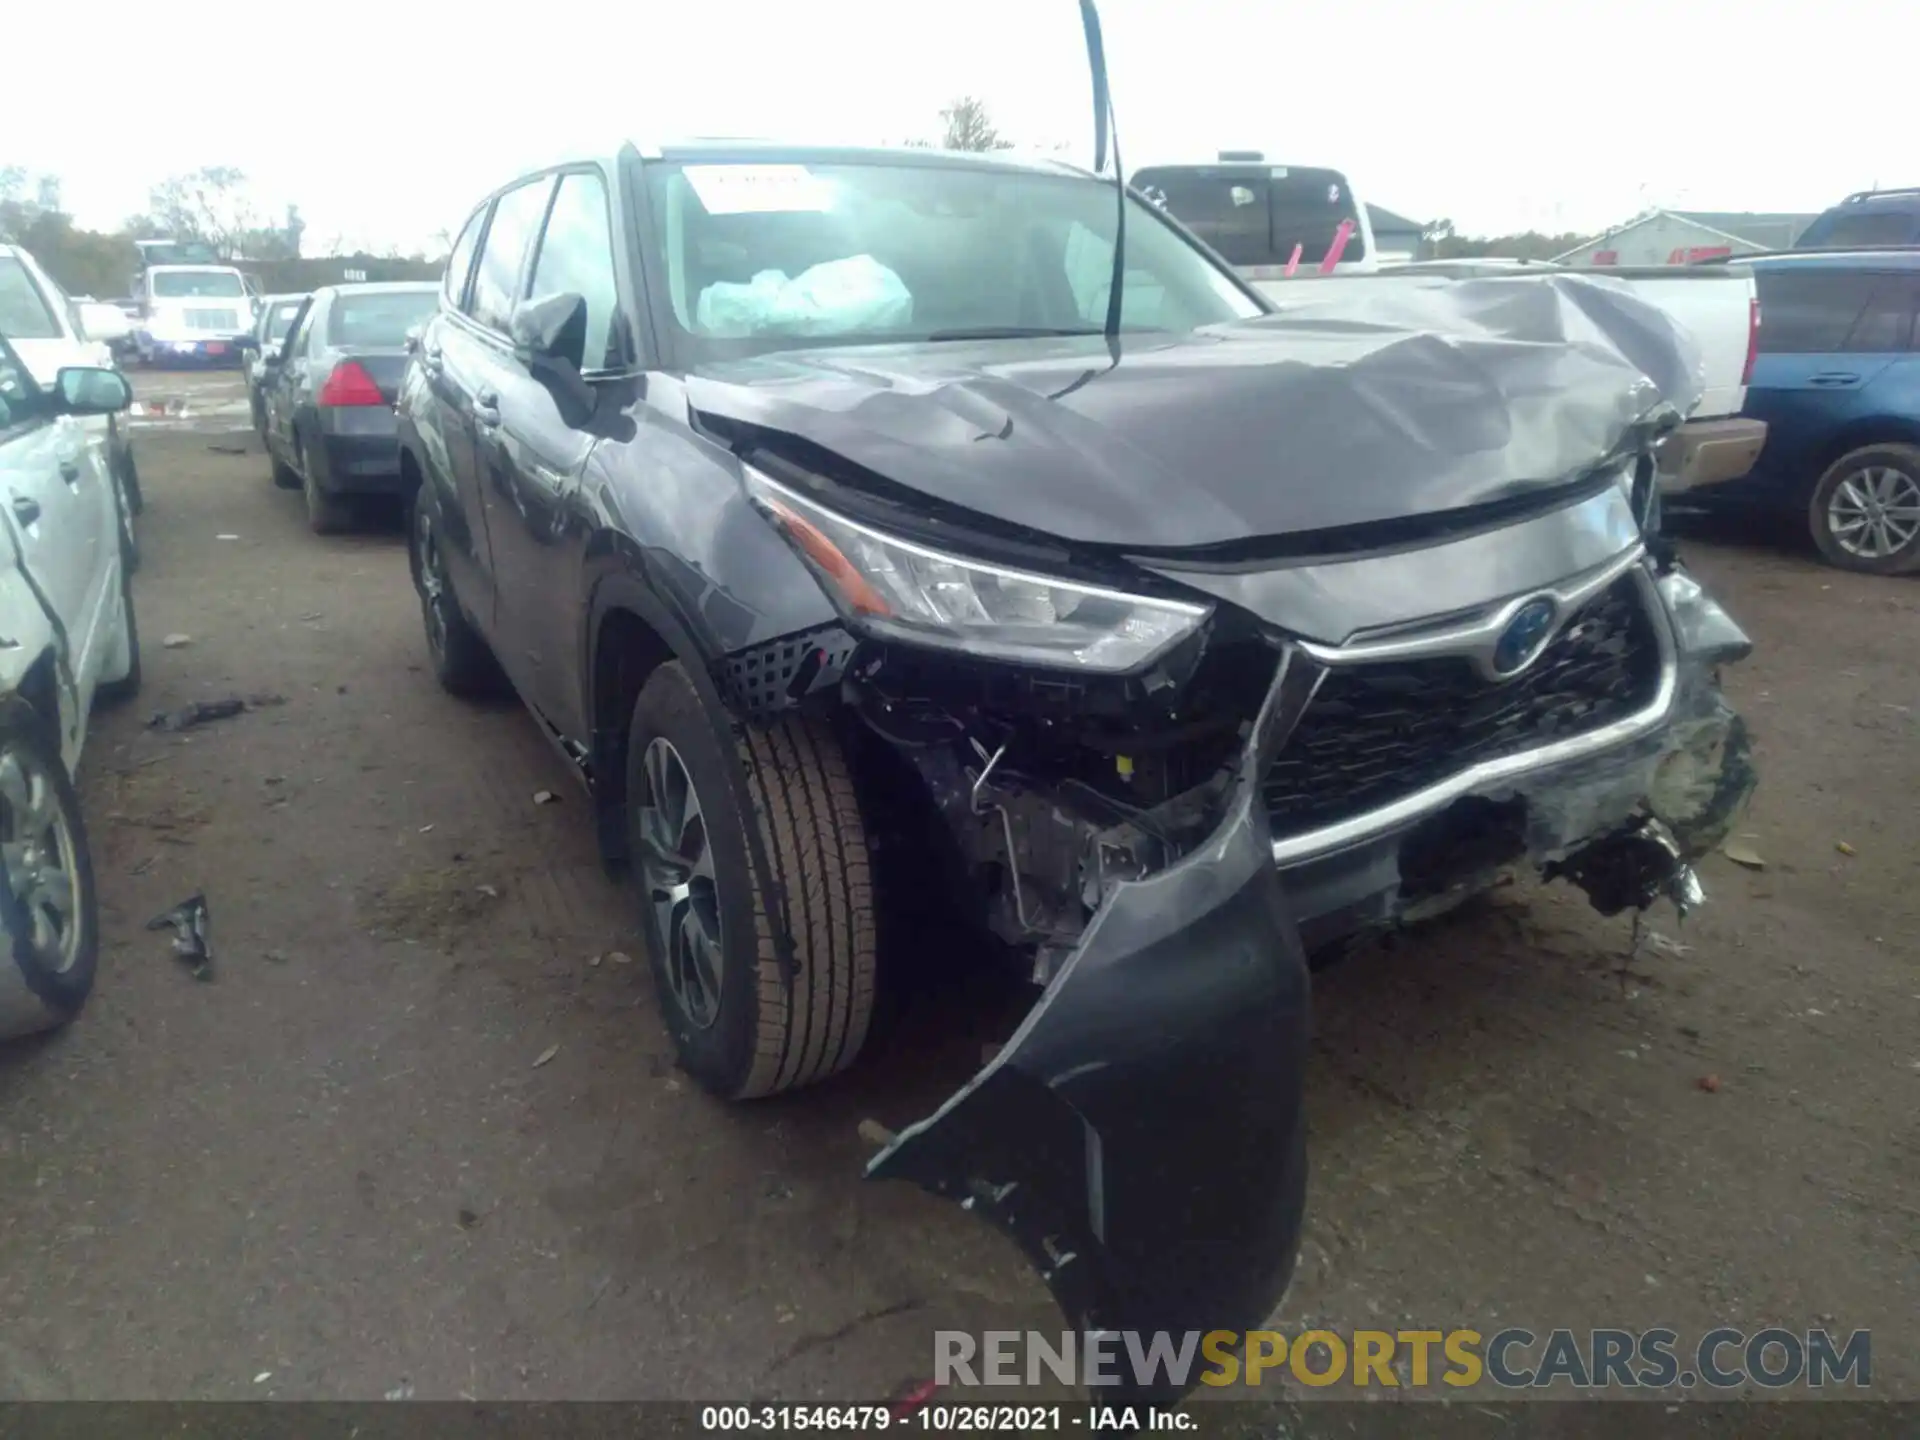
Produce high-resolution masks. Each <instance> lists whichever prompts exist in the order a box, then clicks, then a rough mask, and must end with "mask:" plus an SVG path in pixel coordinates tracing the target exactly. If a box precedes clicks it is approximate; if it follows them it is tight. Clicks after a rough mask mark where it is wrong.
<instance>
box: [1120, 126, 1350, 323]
mask: <svg viewBox="0 0 1920 1440" xmlns="http://www.w3.org/2000/svg"><path fill="white" fill-rule="evenodd" d="M1132 183H1133V188H1134V189H1135V190H1137V191H1139V192H1140V193H1141V195H1143V196H1144V197H1145V198H1147V199H1148V200H1151V201H1152V202H1153V203H1154V204H1156V205H1158V206H1160V207H1161V208H1162V209H1163V210H1165V211H1166V212H1167V213H1168V214H1169V215H1172V216H1173V217H1174V218H1175V219H1177V220H1178V221H1179V222H1180V223H1181V224H1182V225H1184V226H1186V227H1187V229H1189V230H1191V231H1192V232H1193V233H1194V234H1196V235H1198V236H1199V237H1200V238H1201V239H1202V240H1204V241H1206V242H1207V244H1209V245H1211V246H1212V247H1213V249H1214V250H1215V252H1217V253H1218V254H1219V256H1220V258H1221V259H1223V260H1225V261H1226V262H1227V263H1228V264H1229V265H1231V266H1233V268H1234V269H1235V270H1237V271H1239V272H1240V275H1241V278H1243V279H1245V280H1249V281H1252V282H1253V283H1254V285H1255V287H1256V288H1258V289H1261V290H1266V289H1267V288H1268V287H1269V286H1271V285H1274V284H1277V283H1280V282H1283V281H1288V280H1291V279H1303V278H1305V277H1307V276H1310V275H1314V274H1316V273H1318V271H1319V268H1320V266H1321V264H1322V262H1324V261H1325V260H1326V258H1327V255H1328V254H1329V253H1330V252H1331V251H1332V250H1333V248H1334V246H1335V244H1336V243H1338V244H1339V245H1340V250H1339V255H1338V258H1337V259H1336V260H1335V262H1334V268H1335V272H1336V273H1338V274H1341V275H1349V274H1364V273H1366V272H1369V271H1372V270H1377V269H1378V268H1379V266H1380V260H1379V257H1378V255H1377V254H1376V253H1375V251H1374V243H1373V221H1372V219H1371V218H1370V217H1369V216H1368V214H1367V207H1366V206H1365V205H1363V204H1361V203H1360V197H1359V196H1358V195H1356V194H1354V193H1353V185H1352V183H1351V182H1350V181H1349V180H1348V179H1347V177H1346V176H1345V175H1344V174H1343V173H1342V172H1340V171H1338V170H1332V169H1328V168H1327V167H1326V166H1322V165H1292V164H1288V165H1275V164H1273V163H1272V162H1270V161H1269V160H1267V159H1266V157H1265V156H1264V155H1261V154H1260V153H1258V152H1255V151H1246V152H1240V151H1231V150H1229V151H1223V152H1222V153H1221V155H1220V157H1219V159H1218V160H1215V161H1211V162H1208V163H1205V164H1199V165H1149V166H1146V167H1144V168H1142V169H1140V170H1137V171H1135V172H1134V176H1133V182H1132ZM1343 228H1344V229H1345V231H1346V239H1345V240H1344V241H1340V240H1339V236H1340V234H1341V231H1342V229H1343ZM1296 247H1297V248H1298V250H1299V256H1298V258H1297V259H1296V257H1295V255H1294V251H1295V248H1296ZM1289 269H1292V271H1293V274H1292V275H1289V274H1288V273H1287V272H1288V270H1289Z"/></svg>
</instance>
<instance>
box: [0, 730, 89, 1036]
mask: <svg viewBox="0 0 1920 1440" xmlns="http://www.w3.org/2000/svg"><path fill="white" fill-rule="evenodd" d="M0 922H4V927H3V928H4V932H5V938H4V940H3V941H0V945H4V947H5V949H6V952H7V955H6V959H5V960H4V961H0V1037H5V1038H9V1039H11V1038H12V1037H14V1036H17V1035H30V1034H32V1033H34V1032H35V1031H39V1030H50V1029H52V1028H53V1027H55V1026H57V1025H64V1024H65V1023H66V1022H67V1021H69V1020H71V1019H72V1018H73V1017H74V1016H75V1015H76V1014H78V1013H79V1010H80V1007H81V1006H82V1005H83V1004H85V1003H86V999H87V996H88V994H89V993H90V992H91V991H92V989H93V974H94V968H95V966H96V965H97V963H98V961H99V953H100V916H99V901H98V898H97V896H96V894H95V891H94V884H93V860H92V857H91V856H90V854H89V853H88V849H87V831H86V826H85V825H84V824H83V823H82V820H81V816H80V797H79V796H78V795H76V794H75V793H74V790H73V781H72V779H71V778H70V777H69V776H68V775H67V768H66V766H65V765H63V764H61V762H60V750H59V747H58V745H57V744H56V743H55V742H54V739H53V736H52V734H51V732H50V731H49V729H48V726H47V722H46V721H45V720H44V719H43V718H42V717H41V716H40V715H38V714H37V713H36V712H35V711H34V709H33V707H32V706H30V705H28V704H27V703H26V702H25V701H24V700H21V699H19V698H18V697H17V696H16V697H10V698H8V699H6V700H4V701H0Z"/></svg>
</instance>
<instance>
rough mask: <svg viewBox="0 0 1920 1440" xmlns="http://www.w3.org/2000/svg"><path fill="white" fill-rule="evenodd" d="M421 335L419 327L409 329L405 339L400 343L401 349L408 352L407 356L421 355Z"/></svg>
mask: <svg viewBox="0 0 1920 1440" xmlns="http://www.w3.org/2000/svg"><path fill="white" fill-rule="evenodd" d="M420 334H421V327H420V326H418V325H415V326H412V327H410V328H409V329H408V331H407V333H406V336H405V338H404V339H402V340H401V342H400V344H401V347H402V348H403V349H405V350H406V352H407V354H409V355H418V354H419V353H420Z"/></svg>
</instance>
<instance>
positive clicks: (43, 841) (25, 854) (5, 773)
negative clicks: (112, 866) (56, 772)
mask: <svg viewBox="0 0 1920 1440" xmlns="http://www.w3.org/2000/svg"><path fill="white" fill-rule="evenodd" d="M0 856H4V858H5V860H6V868H7V876H6V879H7V885H8V887H9V888H10V889H11V890H12V891H13V896H14V899H15V900H16V901H18V902H19V905H20V908H21V909H22V911H24V912H25V915H26V921H27V927H28V938H29V941H30V943H31V944H32V945H33V948H34V951H35V953H36V954H38V955H39V957H40V959H41V961H42V963H44V964H45V965H46V967H47V968H48V969H49V970H51V971H53V972H54V973H55V974H64V973H65V972H66V971H67V970H69V969H70V968H72V966H73V963H74V961H75V960H76V959H77V958H78V956H79V947H80V924H79V921H78V918H77V916H78V911H79V908H80V895H79V888H78V882H77V881H76V880H75V878H74V875H75V864H74V841H73V831H72V829H71V828H70V827H69V825H68V823H67V817H66V816H65V815H64V814H63V813H62V812H61V809H60V793H59V790H58V788H57V787H56V786H55V784H54V780H53V776H52V775H50V774H48V773H47V771H46V769H45V768H44V766H43V765H42V763H41V761H39V760H38V759H37V758H36V757H35V756H33V755H32V754H30V753H28V752H26V751H24V750H20V749H16V748H13V747H11V746H9V747H7V748H5V749H0Z"/></svg>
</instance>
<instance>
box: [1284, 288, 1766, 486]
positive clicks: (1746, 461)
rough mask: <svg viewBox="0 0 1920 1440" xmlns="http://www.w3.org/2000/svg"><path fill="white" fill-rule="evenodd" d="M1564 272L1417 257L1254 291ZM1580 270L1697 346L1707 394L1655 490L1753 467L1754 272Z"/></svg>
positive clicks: (1308, 292)
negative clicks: (1664, 317)
mask: <svg viewBox="0 0 1920 1440" xmlns="http://www.w3.org/2000/svg"><path fill="white" fill-rule="evenodd" d="M1566 269H1567V267H1566V266H1564V265H1554V264H1552V263H1550V262H1546V261H1527V260H1423V261H1418V262H1416V263H1414V264H1411V265H1392V266H1387V267H1385V268H1383V269H1381V270H1378V271H1375V272H1373V273H1371V274H1365V273H1356V274H1334V275H1330V276H1326V277H1324V278H1322V277H1320V276H1317V275H1316V276H1297V277H1295V278H1294V279H1291V280H1278V281H1271V282H1260V281H1255V282H1254V288H1255V289H1257V290H1259V291H1260V292H1261V293H1262V294H1264V295H1265V296H1266V297H1267V298H1268V299H1269V300H1272V301H1274V302H1276V303H1277V304H1280V305H1282V306H1285V305H1286V303H1287V302H1288V301H1289V300H1290V299H1306V298H1308V297H1309V296H1313V297H1319V298H1324V296H1325V294H1326V292H1325V291H1324V289H1322V288H1321V287H1324V286H1327V285H1344V286H1390V285H1394V284H1405V283H1407V281H1408V280H1412V279H1419V278H1422V277H1429V276H1439V277H1442V278H1452V279H1475V278H1479V277H1483V276H1488V275H1520V274H1528V273H1545V272H1550V271H1552V272H1559V271H1565V270H1566ZM1578 273H1579V274H1581V275H1584V276H1588V277H1590V278H1593V279H1599V280H1605V281H1611V282H1613V283H1617V284H1620V285H1622V286H1624V287H1625V288H1627V289H1629V290H1631V291H1632V292H1633V293H1634V294H1635V295H1637V296H1639V297H1640V298H1641V299H1643V300H1645V301H1647V302H1649V303H1650V304H1654V305H1658V306H1659V307H1660V308H1661V309H1663V310H1665V311H1666V312H1667V313H1668V314H1669V315H1671V316H1673V318H1674V319H1675V320H1677V321H1679V322H1680V324H1682V325H1684V326H1685V327H1686V328H1687V329H1688V330H1690V331H1692V332H1693V337H1694V340H1695V342H1696V343H1697V344H1698V345H1699V347H1700V355H1701V360H1702V363H1703V365H1704V367H1705V370H1706V391H1705V394H1704V395H1703V396H1702V398H1701V401H1700V404H1699V406H1698V408H1696V409H1695V410H1694V412H1693V414H1692V416H1691V417H1689V419H1688V421H1687V423H1686V424H1685V425H1683V426H1681V428H1680V429H1679V430H1678V431H1676V432H1675V433H1674V434H1673V435H1672V436H1671V437H1670V438H1669V439H1668V440H1667V442H1666V444H1665V445H1664V446H1663V447H1662V449H1661V456H1660V485H1661V489H1662V490H1664V491H1666V492H1668V493H1669V494H1671V493H1674V492H1676V491H1681V490H1689V489H1692V488H1693V487H1694V486H1696V485H1712V484H1718V483H1720V482H1723V481H1727V480H1738V479H1739V478H1740V477H1741V476H1743V475H1745V474H1746V473H1747V472H1748V471H1749V470H1751V469H1752V468H1753V463H1754V461H1755V460H1757V459H1758V458H1759V456H1760V447H1761V446H1762V445H1763V444H1764V443H1765V442H1766V438H1767V426H1766V422H1765V421H1763V420H1750V419H1746V418H1744V417H1742V415H1741V414H1740V410H1741V407H1742V406H1743V405H1745V403H1746V399H1747V380H1748V378H1749V377H1750V376H1751V375H1752V373H1753V361H1754V356H1755V354H1756V353H1757V351H1758V346H1759V339H1760V297H1759V292H1758V291H1757V290H1756V289H1755V287H1754V280H1753V271H1752V270H1750V269H1748V268H1747V267H1746V266H1744V265H1740V264H1738V263H1735V264H1731V265H1635V266H1620V267H1616V268H1609V269H1604V270H1581V271H1579V272H1578ZM1360 293H1364V292H1360Z"/></svg>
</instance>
